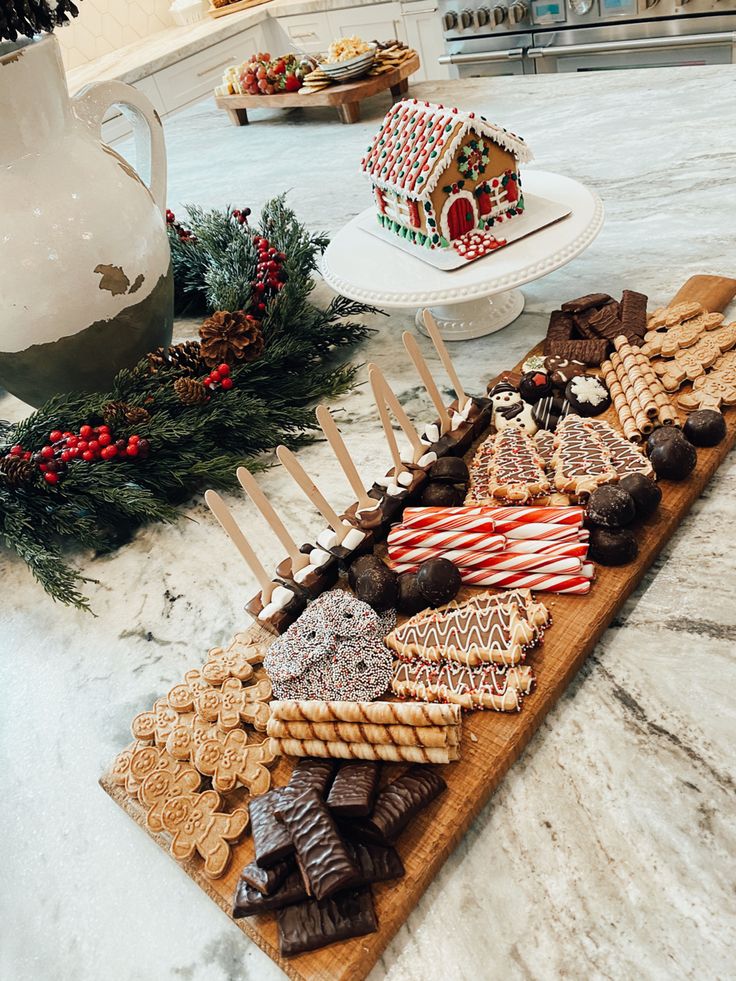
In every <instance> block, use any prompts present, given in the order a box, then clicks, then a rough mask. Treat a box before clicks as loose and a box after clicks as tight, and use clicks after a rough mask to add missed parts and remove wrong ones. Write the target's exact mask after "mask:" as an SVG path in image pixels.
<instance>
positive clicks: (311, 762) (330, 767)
mask: <svg viewBox="0 0 736 981" xmlns="http://www.w3.org/2000/svg"><path fill="white" fill-rule="evenodd" d="M336 769H337V763H336V761H335V760H328V759H318V758H313V757H311V756H305V757H304V758H303V759H300V760H299V761H298V762H297V763H296V764H295V766H294V769H293V770H292V771H291V777H290V778H289V787H290V788H291V789H292V790H307V789H308V788H311V789H312V790H316V791H317V793H318V794H319V796H320V797H324V796H325V794H326V793H327V788H328V787H329V786H330V783H331V782H332V778H333V776H334V775H335V770H336Z"/></svg>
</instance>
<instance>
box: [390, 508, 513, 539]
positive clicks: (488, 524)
mask: <svg viewBox="0 0 736 981" xmlns="http://www.w3.org/2000/svg"><path fill="white" fill-rule="evenodd" d="M409 510H413V511H415V510H419V511H420V512H421V511H423V510H425V509H424V508H418V509H416V508H411V509H410V508H407V509H406V511H405V512H404V521H403V523H402V524H401V528H415V529H416V528H428V529H431V530H432V531H475V532H478V533H479V534H480V533H483V534H487V535H488V534H491V533H492V532H493V531H494V530H495V529H494V524H493V522H492V521H491V519H490V518H486V517H484V516H483V515H482V514H468V513H466V512H465V509H463V508H457V513H455V509H454V508H449V509H445V513H444V514H427V515H423V516H416V517H413V516H412V517H411V518H410V519H409V520H407V518H406V512H407V511H409ZM427 510H429V508H427Z"/></svg>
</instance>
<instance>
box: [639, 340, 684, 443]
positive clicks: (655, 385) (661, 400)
mask: <svg viewBox="0 0 736 981" xmlns="http://www.w3.org/2000/svg"><path fill="white" fill-rule="evenodd" d="M636 359H637V362H638V364H639V366H640V368H641V370H642V372H643V373H644V377H645V378H647V380H648V381H649V386H650V388H651V389H652V391H653V392H654V400H655V402H656V403H657V410H658V412H659V421H660V422H661V423H662V425H663V426H672V425H675V424H676V423H678V422H679V421H680V417H679V415H678V414H677V409H676V408H675V406H674V403H673V401H672V399H671V398H670V396H669V395H668V394H667V392H666V391H665V389H664V385H663V384H662V382H661V381H660V380H659V378H658V377H657V375H656V374H655V372H654V369H653V368H652V364H651V361H650V360H649V358H647V357H646V356H645V355H644V354H642V353H641V351H638V352H636Z"/></svg>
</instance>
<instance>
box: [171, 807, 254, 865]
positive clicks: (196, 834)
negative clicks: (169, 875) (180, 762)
mask: <svg viewBox="0 0 736 981" xmlns="http://www.w3.org/2000/svg"><path fill="white" fill-rule="evenodd" d="M219 806H220V795H219V794H218V793H217V791H216V790H205V791H204V792H203V793H201V794H183V795H181V796H179V797H174V798H172V799H171V800H168V801H167V802H166V804H165V805H164V808H163V811H162V814H161V822H162V824H163V827H164V829H165V830H166V831H168V832H169V833H170V834H171V835H173V840H172V842H171V854H172V855H173V857H174V858H175V859H177V861H179V862H181V861H184V860H185V859H188V858H191V857H192V856H193V855H194V853H195V851H196V852H199V854H200V855H201V856H202V858H203V859H204V871H205V874H206V875H208V876H209V877H210V878H211V879H216V878H218V876H221V875H222V874H223V872H224V871H225V869H226V868H227V863H228V862H229V861H230V844H229V843H230V842H231V841H237V839H238V838H240V836H241V835H242V834H243V832H244V831H245V829H246V828H247V827H248V812H247V811H245V810H243V809H242V808H236V809H235V810H234V811H232V812H231V813H230V814H226V813H224V812H222V811H218V810H217V808H218V807H219Z"/></svg>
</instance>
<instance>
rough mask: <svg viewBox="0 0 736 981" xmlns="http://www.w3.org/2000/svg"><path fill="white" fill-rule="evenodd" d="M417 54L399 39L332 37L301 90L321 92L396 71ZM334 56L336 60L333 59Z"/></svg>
mask: <svg viewBox="0 0 736 981" xmlns="http://www.w3.org/2000/svg"><path fill="white" fill-rule="evenodd" d="M356 50H357V53H356ZM414 54H415V52H414V50H413V49H412V48H410V47H409V46H408V45H407V44H404V42H403V41H397V40H396V39H393V40H390V41H371V42H370V43H368V42H366V41H362V40H361V39H360V38H340V40H339V41H333V43H332V44H331V45H330V50H329V52H328V55H327V56H326V58H323V59H321V60H320V62H319V64H318V66H317V68H315V69H314V71H312V72H310V73H309V75H307V76H306V78H305V79H304V85H303V87H302V89H301V92H302V93H309V92H321V91H322V90H323V89H326V88H327V87H328V86H330V85H334V84H340V83H341V82H354V81H356V80H357V79H358V78H363V77H366V76H367V77H375V76H376V75H383V74H385V73H386V72H391V71H394V70H395V69H396V68H398V67H399V66H400V65H401V64H402V63H403V62H404V61H407V60H408V59H409V58H412V57H413V56H414ZM338 55H343V56H344V58H343V60H337V59H338ZM348 56H349V57H348ZM333 58H334V59H335V60H331V59H333Z"/></svg>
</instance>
